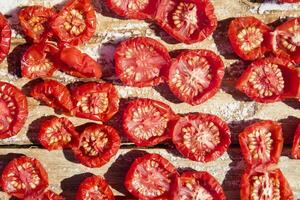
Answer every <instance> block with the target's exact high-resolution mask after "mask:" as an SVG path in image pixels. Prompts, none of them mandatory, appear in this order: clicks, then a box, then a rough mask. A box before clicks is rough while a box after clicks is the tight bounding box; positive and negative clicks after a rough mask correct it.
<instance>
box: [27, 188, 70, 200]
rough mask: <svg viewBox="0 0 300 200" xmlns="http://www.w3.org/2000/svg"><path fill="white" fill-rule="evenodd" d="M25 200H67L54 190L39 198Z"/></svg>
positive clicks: (32, 197)
mask: <svg viewBox="0 0 300 200" xmlns="http://www.w3.org/2000/svg"><path fill="white" fill-rule="evenodd" d="M24 200H65V198H64V197H62V196H60V195H58V194H56V193H54V192H53V191H52V190H47V191H46V192H44V193H42V194H41V195H39V196H35V195H34V196H31V197H27V198H24Z"/></svg>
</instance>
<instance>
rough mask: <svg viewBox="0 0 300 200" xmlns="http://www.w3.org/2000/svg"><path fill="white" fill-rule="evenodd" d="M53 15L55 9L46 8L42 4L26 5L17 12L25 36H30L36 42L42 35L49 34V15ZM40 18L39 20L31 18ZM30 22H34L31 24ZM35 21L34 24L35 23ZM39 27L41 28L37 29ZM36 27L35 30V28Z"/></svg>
mask: <svg viewBox="0 0 300 200" xmlns="http://www.w3.org/2000/svg"><path fill="white" fill-rule="evenodd" d="M54 15H55V11H54V10H53V9H52V8H46V7H43V6H37V5H35V6H28V7H25V8H23V9H22V10H21V11H20V12H19V13H18V17H19V21H20V25H21V27H22V30H23V32H24V33H25V35H26V36H28V37H30V38H31V39H32V40H33V42H35V43H38V42H40V41H41V39H42V38H43V37H45V36H46V35H47V34H49V32H48V31H49V27H48V24H49V21H50V19H51V17H53V16H54ZM34 19H35V20H38V21H39V20H42V21H41V22H37V21H31V20H34ZM30 23H34V25H35V26H38V25H40V26H38V27H35V26H32V25H31V24H30ZM35 23H36V24H35ZM38 28H40V29H41V30H37V29H38ZM35 29H36V30H35Z"/></svg>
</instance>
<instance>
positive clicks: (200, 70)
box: [168, 50, 225, 105]
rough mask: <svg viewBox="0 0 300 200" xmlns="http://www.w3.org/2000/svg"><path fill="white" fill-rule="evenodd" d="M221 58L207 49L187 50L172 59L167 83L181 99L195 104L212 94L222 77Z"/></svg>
mask: <svg viewBox="0 0 300 200" xmlns="http://www.w3.org/2000/svg"><path fill="white" fill-rule="evenodd" d="M224 73H225V72H224V64H223V61H222V59H221V58H220V57H219V56H217V55H216V54H215V53H214V52H212V51H209V50H188V51H184V52H183V53H181V54H180V55H179V56H178V57H177V58H176V59H175V60H173V62H172V64H171V67H170V69H169V75H168V84H169V87H170V89H171V91H172V92H173V93H174V94H175V95H176V96H177V97H178V98H179V99H180V100H182V101H184V102H187V103H189V104H191V105H197V104H200V103H203V102H204V101H206V100H208V99H209V98H211V97H212V96H214V95H215V94H216V93H217V91H218V90H219V88H220V85H221V81H222V79H223V77H224Z"/></svg>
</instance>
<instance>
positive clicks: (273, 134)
mask: <svg viewBox="0 0 300 200" xmlns="http://www.w3.org/2000/svg"><path fill="white" fill-rule="evenodd" d="M239 143H240V146H241V150H242V153H243V156H244V159H245V160H246V163H247V164H249V165H251V166H254V165H255V166H258V165H268V164H271V163H278V160H279V158H280V154H281V152H282V147H283V137H282V128H281V125H280V124H279V123H277V122H273V121H271V120H266V121H260V122H256V123H254V124H251V125H250V126H248V127H246V128H245V130H244V131H243V132H242V133H240V134H239Z"/></svg>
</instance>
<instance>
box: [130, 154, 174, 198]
mask: <svg viewBox="0 0 300 200" xmlns="http://www.w3.org/2000/svg"><path fill="white" fill-rule="evenodd" d="M174 175H178V172H177V171H176V168H175V167H174V166H173V165H172V164H171V163H170V162H169V161H168V160H166V159H165V158H163V157H161V156H160V155H158V154H147V155H145V156H143V157H139V158H137V159H136V160H135V161H134V162H133V163H132V165H131V166H130V169H129V171H128V172H127V175H126V179H125V187H126V188H127V190H128V191H129V192H130V193H131V194H133V195H134V196H135V197H137V198H139V199H142V200H146V199H153V200H154V199H155V200H157V199H161V198H167V197H168V195H169V193H170V186H171V178H172V176H174Z"/></svg>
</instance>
